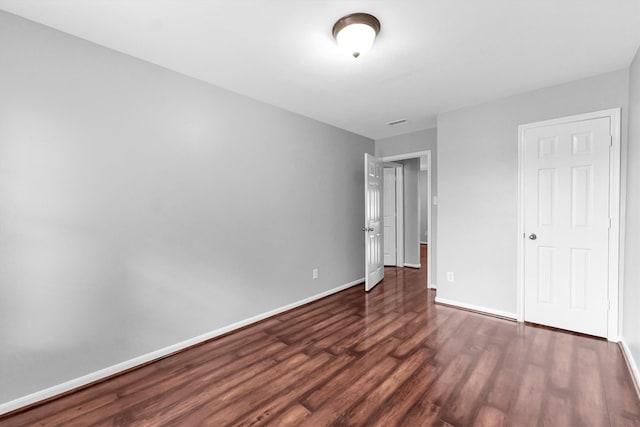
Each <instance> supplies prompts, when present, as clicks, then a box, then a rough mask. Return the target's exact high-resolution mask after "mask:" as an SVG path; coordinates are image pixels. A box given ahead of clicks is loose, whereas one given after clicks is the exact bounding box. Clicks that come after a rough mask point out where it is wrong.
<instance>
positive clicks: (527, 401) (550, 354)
mask: <svg viewBox="0 0 640 427" xmlns="http://www.w3.org/2000/svg"><path fill="white" fill-rule="evenodd" d="M423 249H424V246H423ZM423 255H424V253H423ZM423 265H426V264H425V261H424V260H423ZM425 284H426V269H425V268H422V269H420V270H416V269H410V268H405V269H401V268H399V269H396V268H387V269H385V279H384V281H383V282H382V283H381V284H380V285H378V286H377V287H376V288H375V289H374V290H372V291H371V292H370V293H369V294H365V293H364V291H363V288H362V286H356V287H353V288H350V289H348V290H346V291H343V292H341V293H339V294H335V295H332V296H330V297H327V298H325V299H322V300H320V301H317V302H315V303H312V304H309V305H306V306H303V307H300V308H297V309H295V310H293V311H289V312H287V313H283V314H281V315H279V316H276V317H273V318H270V319H268V320H266V321H263V322H262V323H259V324H257V325H254V326H251V327H248V328H245V329H243V330H241V331H238V332H235V333H232V334H230V335H227V336H225V337H222V338H220V339H216V340H213V341H209V342H207V343H205V344H203V345H200V346H197V347H194V348H192V349H190V350H187V351H184V352H182V353H179V354H176V355H174V356H171V357H168V358H165V359H162V360H160V361H157V362H155V363H152V364H149V365H147V366H144V367H142V368H140V369H137V370H134V371H131V372H129V373H126V374H124V375H121V376H118V377H115V378H112V379H110V380H108V381H104V382H102V383H99V384H97V385H94V386H92V387H89V388H86V389H83V390H81V391H78V392H75V393H73V394H70V395H68V396H65V397H63V398H60V399H57V400H53V401H51V402H49V403H46V404H44V405H41V406H38V407H35V408H33V409H31V410H28V411H26V412H22V413H18V414H15V415H13V416H10V417H6V418H4V419H0V424H1V425H3V426H25V425H29V426H32V425H65V426H86V425H152V426H156V425H167V426H169V425H171V426H173V425H186V426H193V425H202V424H204V425H212V426H222V425H265V424H269V425H278V426H279V425H292V426H301V425H308V426H324V425H353V426H363V425H366V426H394V425H405V426H430V425H454V426H499V425H512V426H529V425H544V426H609V425H611V426H630V425H640V402H639V401H638V396H637V395H636V393H635V390H634V388H633V383H632V380H631V377H630V375H629V373H628V371H627V367H626V365H625V362H624V359H623V356H622V354H621V352H620V350H619V348H618V346H617V345H616V344H612V343H608V342H607V341H604V340H599V339H594V338H590V337H585V336H581V335H576V334H571V333H565V332H559V331H554V330H551V329H548V328H541V327H535V326H530V325H522V324H517V323H515V322H511V321H508V320H502V319H498V318H493V317H489V316H483V315H480V314H476V313H472V312H468V311H463V310H458V309H455V308H451V307H446V306H442V305H436V304H435V303H434V295H435V292H434V291H429V290H427V289H426V286H425Z"/></svg>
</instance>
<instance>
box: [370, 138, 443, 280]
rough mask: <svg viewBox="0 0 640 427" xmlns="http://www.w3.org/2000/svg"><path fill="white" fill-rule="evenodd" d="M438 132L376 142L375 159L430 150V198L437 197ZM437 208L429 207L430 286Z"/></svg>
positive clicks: (434, 270) (433, 274) (435, 254)
mask: <svg viewBox="0 0 640 427" xmlns="http://www.w3.org/2000/svg"><path fill="white" fill-rule="evenodd" d="M438 145H439V144H438V130H437V129H435V128H433V129H426V130H422V131H419V132H412V133H407V134H404V135H399V136H394V137H390V138H384V139H378V140H376V157H387V156H395V155H399V154H407V153H416V152H419V151H425V150H431V196H437V195H438ZM437 227H438V206H435V205H432V206H431V239H430V244H431V246H430V248H429V251H430V252H431V265H429V266H428V268H430V269H431V284H432V285H434V286H435V285H436V277H437V267H438V262H437V258H438V231H437Z"/></svg>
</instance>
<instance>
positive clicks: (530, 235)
mask: <svg viewBox="0 0 640 427" xmlns="http://www.w3.org/2000/svg"><path fill="white" fill-rule="evenodd" d="M537 238H538V236H536V235H535V233H531V234H529V239H531V240H536V239H537Z"/></svg>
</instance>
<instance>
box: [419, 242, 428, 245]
mask: <svg viewBox="0 0 640 427" xmlns="http://www.w3.org/2000/svg"><path fill="white" fill-rule="evenodd" d="M420 244H421V245H428V244H429V242H420Z"/></svg>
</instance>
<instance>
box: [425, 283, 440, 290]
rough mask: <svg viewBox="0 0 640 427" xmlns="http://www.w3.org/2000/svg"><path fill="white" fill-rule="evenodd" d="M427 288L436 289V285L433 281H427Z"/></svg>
mask: <svg viewBox="0 0 640 427" xmlns="http://www.w3.org/2000/svg"><path fill="white" fill-rule="evenodd" d="M427 288H428V289H438V285H436V284H435V283H429V286H427Z"/></svg>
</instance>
